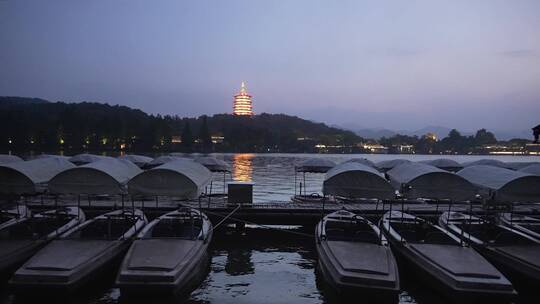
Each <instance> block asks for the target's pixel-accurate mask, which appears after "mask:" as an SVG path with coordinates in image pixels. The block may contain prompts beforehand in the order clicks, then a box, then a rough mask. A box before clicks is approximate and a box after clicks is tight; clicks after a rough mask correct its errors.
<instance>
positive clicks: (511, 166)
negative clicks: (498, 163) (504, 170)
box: [506, 162, 540, 171]
mask: <svg viewBox="0 0 540 304" xmlns="http://www.w3.org/2000/svg"><path fill="white" fill-rule="evenodd" d="M506 165H507V166H508V169H512V170H518V171H521V169H523V168H525V167H528V166H531V165H540V162H507V163H506Z"/></svg>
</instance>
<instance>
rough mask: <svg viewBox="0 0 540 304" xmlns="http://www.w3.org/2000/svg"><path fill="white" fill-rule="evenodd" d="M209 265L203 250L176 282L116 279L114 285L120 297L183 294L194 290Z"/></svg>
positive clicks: (208, 259)
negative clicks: (197, 259) (196, 260)
mask: <svg viewBox="0 0 540 304" xmlns="http://www.w3.org/2000/svg"><path fill="white" fill-rule="evenodd" d="M209 265H210V257H209V255H208V253H207V252H204V253H203V255H202V256H201V258H200V259H199V261H198V262H197V263H195V264H194V267H192V268H191V269H190V270H189V271H187V272H186V274H187V275H186V276H183V277H182V278H181V279H180V280H178V281H176V282H170V283H169V282H164V283H159V282H138V283H135V282H129V283H127V282H123V281H121V280H117V281H116V286H118V287H119V288H120V293H121V295H122V297H125V298H133V297H140V296H142V297H147V296H159V297H175V296H180V295H185V294H188V293H190V292H191V291H192V290H194V289H195V288H196V287H197V286H199V284H200V283H201V282H202V281H203V280H204V278H205V277H206V274H207V273H208V270H209Z"/></svg>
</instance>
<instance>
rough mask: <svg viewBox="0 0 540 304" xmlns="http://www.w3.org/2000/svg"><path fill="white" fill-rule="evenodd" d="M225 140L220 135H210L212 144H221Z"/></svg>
mask: <svg viewBox="0 0 540 304" xmlns="http://www.w3.org/2000/svg"><path fill="white" fill-rule="evenodd" d="M224 140H225V137H223V136H222V135H212V143H213V144H222V143H223V141H224Z"/></svg>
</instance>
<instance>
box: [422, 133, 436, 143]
mask: <svg viewBox="0 0 540 304" xmlns="http://www.w3.org/2000/svg"><path fill="white" fill-rule="evenodd" d="M424 137H425V138H427V139H430V140H433V141H437V134H435V133H432V132H428V133H426V135H424Z"/></svg>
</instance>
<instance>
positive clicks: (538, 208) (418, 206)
mask: <svg viewBox="0 0 540 304" xmlns="http://www.w3.org/2000/svg"><path fill="white" fill-rule="evenodd" d="M19 203H20V204H26V205H27V206H28V207H29V208H30V209H32V210H35V211H41V210H45V209H51V208H54V207H55V206H68V205H70V206H76V205H79V206H80V207H81V208H82V209H83V210H84V211H85V212H87V213H88V215H90V216H92V215H94V214H99V213H103V212H107V211H110V210H113V209H120V208H122V207H124V208H139V209H142V210H143V211H144V212H145V214H146V215H147V216H148V217H149V218H153V217H155V216H158V215H160V214H163V213H165V212H168V211H172V210H175V209H177V208H179V207H181V206H186V207H192V208H197V209H199V208H200V209H201V210H203V211H204V212H206V213H207V215H208V216H209V217H210V218H211V219H212V221H213V222H218V221H220V220H222V219H223V218H224V217H226V216H228V215H229V217H228V218H227V221H226V222H227V223H235V222H247V223H255V224H261V225H315V224H316V223H317V222H318V221H319V220H320V218H321V217H322V215H323V214H328V213H330V212H333V211H336V210H340V209H343V208H344V209H347V210H349V211H351V212H355V213H358V214H362V215H364V216H366V217H368V218H372V219H378V218H379V217H380V216H382V214H383V213H385V212H387V211H390V210H399V211H401V210H404V211H405V212H409V213H412V214H415V215H419V216H422V217H426V218H436V217H438V216H439V215H440V214H441V213H442V212H445V211H448V210H451V211H461V212H469V211H471V210H472V212H473V213H475V214H479V215H482V214H486V213H488V212H491V211H492V210H488V209H486V208H485V207H484V206H483V205H482V204H479V203H476V204H472V205H471V204H468V203H448V202H444V203H426V202H421V201H400V200H394V201H388V202H373V201H363V202H336V201H329V202H326V201H325V204H324V208H323V204H322V203H321V202H302V203H298V202H292V201H289V202H271V203H254V204H249V205H240V207H238V205H237V204H228V203H227V199H226V197H203V198H201V199H199V200H188V201H185V200H174V199H171V198H163V197H160V198H157V199H155V198H154V199H145V200H137V199H134V200H132V199H131V198H129V197H125V198H123V199H120V198H115V199H110V198H105V197H101V198H92V199H90V200H88V199H87V198H85V199H83V198H79V197H59V198H54V197H36V198H33V199H27V200H24V201H20V202H19ZM12 204H13V203H12ZM233 211H234V212H233ZM513 211H514V212H516V213H520V214H527V215H533V216H534V215H537V216H540V205H539V204H520V205H515V206H514V207H513ZM231 212H233V213H232V214H231Z"/></svg>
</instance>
